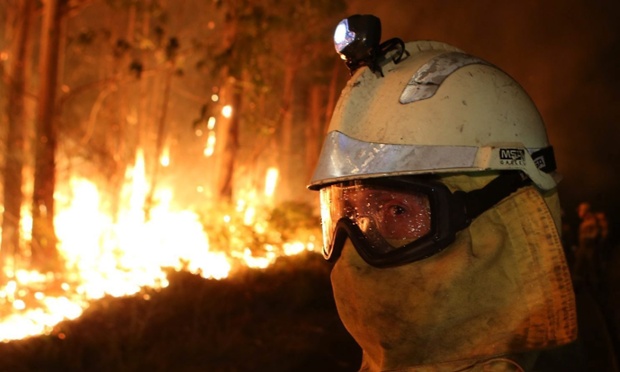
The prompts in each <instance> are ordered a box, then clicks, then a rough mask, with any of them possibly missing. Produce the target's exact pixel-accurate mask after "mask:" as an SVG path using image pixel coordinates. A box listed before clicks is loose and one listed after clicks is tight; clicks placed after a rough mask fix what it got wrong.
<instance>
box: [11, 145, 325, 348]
mask: <svg viewBox="0 0 620 372" xmlns="http://www.w3.org/2000/svg"><path fill="white" fill-rule="evenodd" d="M136 159H137V160H136V164H135V166H134V167H133V169H131V170H130V174H128V177H127V179H128V180H131V182H126V184H125V187H124V189H123V192H122V195H121V198H122V203H121V205H122V207H121V210H120V211H119V213H118V214H117V217H116V219H114V218H112V217H111V216H110V215H109V214H108V213H105V212H103V211H102V204H104V203H103V202H102V200H101V195H100V192H99V190H98V189H97V186H96V185H95V184H94V183H92V182H90V181H89V180H86V179H82V178H73V179H71V180H70V183H69V185H67V187H66V190H64V189H63V190H62V191H58V192H57V194H56V195H55V199H56V203H57V206H58V207H57V208H58V212H57V213H56V216H55V226H56V233H57V236H58V239H59V243H58V251H59V252H60V253H61V255H62V256H63V258H64V260H65V265H66V267H65V272H63V273H62V277H56V276H55V275H52V274H47V275H44V274H42V273H38V272H33V271H27V270H21V269H15V267H18V266H19V265H18V263H17V262H15V261H16V260H14V261H13V262H11V263H10V264H8V265H7V267H5V268H3V269H4V272H5V275H6V277H8V278H9V280H8V281H7V282H6V283H5V285H4V286H3V287H0V341H9V340H15V339H22V338H25V337H29V336H35V335H40V334H49V333H51V332H52V331H53V327H54V326H55V325H56V324H58V323H59V322H61V321H63V320H71V319H75V318H78V317H79V316H80V315H81V314H82V312H83V310H84V309H86V308H87V307H88V305H89V304H90V303H91V302H92V301H95V300H97V299H101V298H103V297H104V296H114V297H120V296H129V295H135V294H137V293H139V292H140V291H141V289H142V288H145V287H150V288H165V287H166V286H167V285H168V281H167V276H166V270H170V269H173V270H177V271H180V270H184V271H189V272H191V273H194V274H197V275H200V276H202V277H204V278H208V279H223V278H226V277H228V276H229V275H230V274H231V270H232V269H233V268H234V267H235V266H236V265H241V266H247V267H251V268H265V267H268V266H269V265H270V264H271V263H273V262H274V261H275V259H276V258H277V257H279V256H281V255H294V254H298V253H301V252H302V251H306V250H311V251H312V250H314V245H313V243H312V242H313V239H314V238H313V237H312V236H310V238H309V239H306V240H307V242H302V241H280V242H279V246H275V245H272V244H265V246H264V247H263V248H264V249H263V250H264V254H261V255H256V253H255V252H253V251H252V250H251V249H250V248H249V247H247V246H243V244H239V245H238V246H229V247H212V246H211V245H210V241H209V236H208V234H207V233H206V232H205V229H204V226H203V224H202V223H201V221H200V216H199V215H198V214H197V213H196V212H194V211H190V210H175V208H174V206H173V203H172V199H173V191H172V190H171V189H168V188H164V187H161V188H159V189H158V191H157V193H156V199H157V200H158V203H157V204H156V205H155V206H153V208H152V209H151V210H150V213H149V217H148V219H147V218H146V217H145V213H144V200H145V195H147V193H148V182H147V180H146V177H145V167H144V159H143V156H142V154H141V153H138V156H137V157H136ZM277 178H278V171H277V169H276V168H270V169H269V170H268V171H267V175H266V179H265V190H264V192H261V193H260V194H263V195H264V196H262V195H259V193H258V192H257V191H256V190H246V191H244V192H240V193H239V194H240V197H239V199H238V200H237V203H236V209H235V211H234V212H235V213H238V215H239V216H240V217H239V218H234V217H235V216H232V215H225V216H224V217H223V218H222V219H221V221H216V222H214V223H219V224H222V226H224V228H226V229H228V230H230V231H234V230H235V229H238V228H239V227H238V226H235V224H234V223H232V222H233V221H236V220H238V221H242V224H243V225H245V226H246V227H247V226H250V227H251V228H252V229H253V231H255V232H256V233H264V232H266V231H267V229H268V226H267V225H268V222H267V221H266V220H265V219H264V218H262V216H263V215H264V213H261V211H264V210H265V209H266V208H268V207H271V206H270V205H266V203H269V202H273V193H274V189H275V186H276V182H277ZM25 216H27V215H26V214H25ZM27 219H28V218H24V220H27ZM23 226H30V224H29V223H28V222H27V221H24V222H23ZM23 236H24V237H29V232H27V231H25V232H24V233H23ZM214 248H217V249H214Z"/></svg>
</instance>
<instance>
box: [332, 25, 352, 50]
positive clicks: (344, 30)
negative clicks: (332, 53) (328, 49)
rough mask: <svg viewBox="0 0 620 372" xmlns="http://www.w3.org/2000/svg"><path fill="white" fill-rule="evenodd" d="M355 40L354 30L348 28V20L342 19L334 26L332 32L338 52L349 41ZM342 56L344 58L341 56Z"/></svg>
mask: <svg viewBox="0 0 620 372" xmlns="http://www.w3.org/2000/svg"><path fill="white" fill-rule="evenodd" d="M353 40H355V32H353V31H350V30H349V21H348V20H346V19H343V20H342V21H340V23H338V26H336V31H335V32H334V46H335V47H336V51H337V52H338V53H342V50H343V49H344V48H346V47H347V46H348V45H349V44H351V42H352V41H353ZM342 57H343V58H346V57H344V56H342Z"/></svg>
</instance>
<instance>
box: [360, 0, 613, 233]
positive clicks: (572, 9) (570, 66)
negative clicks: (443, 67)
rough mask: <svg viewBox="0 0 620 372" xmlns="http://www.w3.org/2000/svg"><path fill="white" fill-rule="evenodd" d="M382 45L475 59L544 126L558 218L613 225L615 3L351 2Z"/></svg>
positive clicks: (602, 0) (604, 0) (581, 0)
mask: <svg viewBox="0 0 620 372" xmlns="http://www.w3.org/2000/svg"><path fill="white" fill-rule="evenodd" d="M349 13H350V14H356V13H359V14H374V15H376V16H378V17H379V18H380V19H381V22H382V29H383V34H382V35H383V36H382V41H383V40H387V39H389V38H391V37H399V38H401V39H403V40H404V41H411V40H437V41H442V42H446V43H448V44H452V45H454V46H456V47H458V48H460V49H463V50H464V51H466V52H468V53H470V54H474V55H476V56H479V57H481V58H484V59H486V60H488V61H490V62H492V63H494V64H496V65H497V66H499V67H500V68H502V69H503V70H504V71H506V72H507V73H508V74H510V75H511V76H512V77H513V78H515V79H516V80H517V81H518V82H519V83H520V84H521V85H522V86H523V87H524V88H525V90H526V91H527V92H528V93H529V94H530V96H531V97H532V99H533V100H534V102H535V103H536V105H537V106H538V108H539V110H540V112H541V114H542V116H543V119H544V120H545V122H546V125H547V132H548V135H549V140H550V142H551V144H552V145H553V146H554V149H555V153H556V159H557V162H558V169H559V171H560V173H561V174H562V175H563V177H564V179H563V181H562V183H561V184H560V188H559V189H560V195H561V197H562V200H563V206H564V209H565V214H566V215H567V217H568V218H571V217H574V215H575V207H576V206H577V204H578V203H579V202H581V201H589V202H591V203H592V205H593V207H594V208H596V209H600V210H605V211H606V212H607V213H608V215H610V217H611V218H612V220H613V221H612V222H613V225H614V227H615V229H616V230H617V228H618V218H619V217H620V195H619V192H618V191H619V190H620V166H619V165H618V159H620V89H619V88H618V86H619V83H620V69H619V67H620V1H618V0H595V1H591V0H590V1H587V0H547V1H539V0H522V1H497V0H476V1H459V0H439V1H438V0H422V1H417V0H416V1H397V0H381V1H368V0H351V1H350V9H349Z"/></svg>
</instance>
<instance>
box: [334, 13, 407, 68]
mask: <svg viewBox="0 0 620 372" xmlns="http://www.w3.org/2000/svg"><path fill="white" fill-rule="evenodd" d="M380 42H381V21H380V20H379V18H377V17H375V16H373V15H370V14H364V15H360V14H356V15H352V16H350V17H348V18H346V19H343V20H342V21H340V23H338V26H336V31H335V32H334V46H335V48H336V51H337V52H338V54H340V57H341V58H342V59H343V60H345V63H346V65H347V67H348V68H349V70H350V71H351V73H353V72H354V71H355V70H357V69H358V68H360V67H362V66H368V67H370V69H371V70H372V71H373V72H380V73H381V76H383V72H382V71H381V63H382V62H383V60H384V59H385V58H384V57H385V54H386V53H387V52H389V51H391V50H394V49H398V53H397V54H396V55H395V56H394V58H393V61H394V62H395V63H398V62H399V61H400V60H401V57H402V55H403V54H404V53H406V51H405V45H404V43H403V41H402V40H400V39H397V38H394V39H390V40H388V41H386V42H384V43H383V44H381V43H380ZM407 55H408V53H407Z"/></svg>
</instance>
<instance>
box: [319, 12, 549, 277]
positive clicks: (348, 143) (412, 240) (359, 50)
mask: <svg viewBox="0 0 620 372" xmlns="http://www.w3.org/2000/svg"><path fill="white" fill-rule="evenodd" d="M373 30H374V31H373ZM373 32H374V33H373ZM379 34H380V23H379V20H378V18H376V17H374V16H359V15H356V16H353V17H349V18H347V19H346V20H344V21H343V22H341V23H340V25H339V26H338V28H337V29H336V34H335V41H336V50H337V51H338V52H339V53H340V54H341V55H342V56H343V57H344V58H345V59H346V60H347V66H348V67H349V68H350V69H351V71H352V74H353V76H352V78H351V79H350V80H349V82H348V83H347V85H346V87H345V88H344V90H343V91H342V94H341V96H340V99H339V101H338V104H337V106H336V109H335V111H334V114H333V117H332V120H331V124H330V127H329V130H328V134H327V138H326V139H325V142H324V144H323V149H322V151H321V155H320V157H319V161H318V165H317V168H316V170H315V173H314V176H313V177H312V180H311V181H310V185H309V186H308V187H309V188H310V189H312V190H320V191H321V195H320V198H321V218H322V227H323V250H324V251H323V253H324V255H325V257H326V258H327V259H336V258H337V257H338V254H339V253H338V252H339V251H340V250H341V249H342V246H343V244H344V241H345V240H346V239H347V238H349V239H351V240H352V241H353V243H354V245H355V247H356V249H357V250H358V253H359V254H360V255H361V256H362V258H364V259H365V260H366V261H367V262H368V263H370V264H371V265H375V266H392V265H400V264H404V263H407V262H412V261H415V260H420V259H423V258H426V257H429V256H431V255H433V254H436V253H437V252H439V251H440V250H442V249H444V248H445V247H447V246H448V245H449V244H451V243H452V242H453V241H454V239H455V234H456V232H458V231H460V230H462V229H464V228H466V227H467V226H469V224H470V223H471V221H472V220H473V219H474V218H476V217H477V216H478V215H480V214H481V213H483V212H484V211H486V210H487V209H489V208H490V207H492V206H493V205H495V204H496V203H497V202H499V201H500V200H502V199H503V198H505V197H507V196H508V195H510V194H511V193H513V192H514V191H516V190H517V189H518V188H520V187H523V186H526V185H527V184H530V182H531V183H533V184H535V185H536V186H537V187H538V188H539V189H541V190H551V189H553V188H555V187H556V180H555V178H554V171H555V160H554V157H553V150H552V148H551V147H550V146H549V143H548V141H547V134H546V131H545V127H544V124H543V121H542V119H541V117H540V114H539V112H538V110H537V109H536V107H535V106H534V104H533V102H532V100H531V99H530V97H529V96H528V95H527V93H526V92H525V91H524V90H523V88H522V87H521V86H520V85H519V84H518V83H517V82H516V81H515V80H513V79H512V78H511V77H509V76H508V75H507V74H506V73H505V72H503V71H502V70H500V69H499V68H497V67H495V66H493V65H491V64H490V63H488V62H486V61H484V60H482V59H479V58H477V57H473V56H471V55H468V54H465V53H463V52H462V51H460V50H459V49H457V48H455V47H452V46H450V45H447V44H443V43H439V42H431V41H418V42H411V43H408V44H404V43H403V42H402V41H401V40H400V39H391V40H388V41H386V42H384V43H382V44H378V40H379V39H380V36H379ZM364 66H367V67H364ZM362 67H364V68H362ZM489 170H492V171H497V172H498V173H499V174H500V176H498V177H496V178H495V179H494V180H493V181H492V182H490V183H489V184H488V185H486V186H485V187H484V188H482V189H479V190H473V191H470V192H463V191H460V190H457V191H455V192H452V191H451V190H449V189H448V188H447V187H446V186H445V185H443V184H442V183H441V182H435V179H425V178H429V177H428V176H423V175H425V174H426V175H428V174H440V173H444V174H445V173H464V172H483V171H489ZM411 175H420V176H423V177H403V176H411ZM430 178H433V177H430ZM349 181H350V182H349ZM381 182H388V183H389V184H390V185H387V186H386V185H385V184H380V183H381ZM388 186H389V187H390V191H389V192H388V194H390V195H392V196H390V197H392V198H396V196H394V195H399V196H398V197H399V198H401V199H402V200H401V201H402V202H403V203H404V202H407V203H409V204H410V205H414V204H415V205H418V206H419V207H415V208H413V207H412V208H409V209H410V210H411V211H413V210H416V211H417V213H418V214H417V215H416V216H411V217H408V218H410V219H409V220H407V221H408V222H410V224H408V225H406V226H405V225H403V226H400V227H399V229H396V228H395V227H394V223H388V222H386V221H388V220H389V219H388V218H387V217H385V218H384V217H382V216H379V213H387V212H386V209H385V208H384V207H385V206H384V205H383V202H382V201H381V200H379V199H378V195H379V194H380V192H379V191H376V190H378V189H382V188H383V187H388ZM394 188H396V189H398V190H401V191H402V190H405V191H404V193H399V191H395V189H394ZM413 191H415V192H416V193H417V195H419V197H416V198H413V199H410V200H409V199H407V198H406V197H405V194H408V193H410V192H413ZM368 195H373V198H374V199H373V200H371V199H366V200H365V201H364V202H363V203H361V202H360V204H356V202H355V201H356V200H357V199H360V198H367V197H368ZM375 199H376V200H375ZM414 199H415V202H414V201H413V200H414ZM360 200H361V199H360ZM373 203H374V204H373ZM416 203H417V204H416ZM375 204H376V205H375ZM366 205H368V206H371V205H372V208H375V207H376V210H374V209H373V210H372V211H371V210H367V209H368V208H367V207H366ZM382 208H383V209H382ZM386 208H387V207H386ZM379 210H381V212H379ZM431 215H432V218H431V217H429V216H431ZM387 229H389V230H390V231H389V232H386V230H387ZM395 231H397V232H400V231H405V232H407V233H406V234H402V236H400V235H398V234H395V233H394V232H395ZM413 231H415V232H416V236H413V235H411V233H412V232H413ZM393 235H398V237H399V239H394V238H393ZM388 237H389V239H388Z"/></svg>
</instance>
